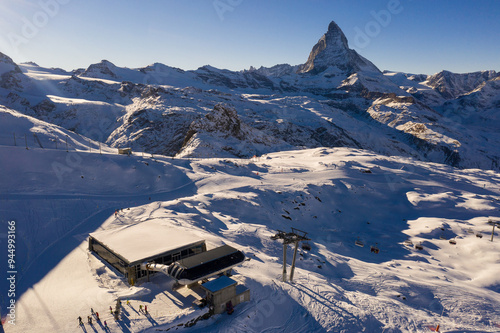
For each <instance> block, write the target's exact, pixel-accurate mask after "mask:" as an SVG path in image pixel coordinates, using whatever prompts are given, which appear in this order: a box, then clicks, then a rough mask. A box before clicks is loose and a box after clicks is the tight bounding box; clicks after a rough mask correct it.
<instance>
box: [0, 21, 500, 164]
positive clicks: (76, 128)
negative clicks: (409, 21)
mask: <svg viewBox="0 0 500 333" xmlns="http://www.w3.org/2000/svg"><path fill="white" fill-rule="evenodd" d="M0 78H1V80H0V105H2V106H4V111H5V110H7V111H5V112H8V110H11V112H12V114H17V113H22V114H24V115H27V116H31V117H34V118H37V119H39V120H42V121H44V122H46V123H49V124H51V125H50V126H52V125H57V126H60V127H62V128H64V129H66V130H69V131H73V132H76V133H78V134H80V135H82V136H85V137H88V138H90V139H92V140H96V141H100V142H102V143H106V144H107V145H109V146H111V147H125V146H126V147H132V148H133V149H134V150H139V151H146V152H150V153H156V154H165V155H170V156H178V157H210V156H218V157H225V156H227V157H235V156H236V157H249V156H253V155H260V154H263V153H268V152H273V151H280V150H289V149H297V148H301V147H307V148H313V147H339V146H343V147H356V148H362V149H367V150H372V151H375V152H377V153H382V154H386V155H400V156H411V157H414V158H416V159H419V160H424V161H432V162H438V163H446V164H449V165H452V166H455V167H458V168H481V169H494V170H500V121H499V117H500V73H497V72H495V71H482V72H475V73H467V74H455V73H451V72H447V71H442V72H439V73H437V74H434V75H422V74H408V73H399V72H390V71H385V72H381V71H380V70H379V69H378V68H377V67H376V66H375V65H374V64H373V63H371V62H370V61H369V60H367V59H365V58H363V57H362V56H360V55H359V54H358V53H357V52H356V51H354V50H352V49H349V46H348V41H347V39H346V37H345V35H344V33H343V32H342V30H341V29H340V28H339V27H338V25H337V24H335V22H332V23H330V25H329V27H328V31H327V32H326V33H325V34H324V35H323V36H322V37H321V38H320V39H319V41H318V42H317V44H316V45H314V47H313V48H312V51H311V53H310V55H309V58H308V59H307V61H306V62H305V63H304V64H302V65H297V66H291V65H288V64H281V65H276V66H273V67H270V68H265V67H260V68H258V69H256V68H253V67H251V68H250V69H248V70H242V71H229V70H224V69H217V68H214V67H211V66H203V67H201V68H198V69H197V70H194V71H184V70H181V69H178V68H173V67H169V66H166V65H163V64H159V63H156V64H153V65H150V66H147V67H144V68H136V69H130V68H121V67H117V66H115V65H113V64H112V63H111V62H109V61H106V60H103V61H101V62H100V63H98V64H92V65H90V66H89V67H88V68H87V69H77V70H73V71H71V72H67V71H64V70H62V69H57V68H43V67H40V66H38V65H37V64H35V63H24V64H16V63H14V62H13V61H12V59H11V58H9V57H8V56H7V55H4V54H1V53H0ZM20 134H21V133H20ZM0 135H2V136H5V137H6V138H7V137H10V136H11V134H10V133H3V134H0ZM1 142H3V143H5V144H8V142H9V141H8V139H2V141H1Z"/></svg>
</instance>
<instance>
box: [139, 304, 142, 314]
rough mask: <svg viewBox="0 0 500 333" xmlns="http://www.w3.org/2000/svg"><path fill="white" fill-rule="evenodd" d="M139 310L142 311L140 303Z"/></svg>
mask: <svg viewBox="0 0 500 333" xmlns="http://www.w3.org/2000/svg"><path fill="white" fill-rule="evenodd" d="M139 312H142V304H141V305H139Z"/></svg>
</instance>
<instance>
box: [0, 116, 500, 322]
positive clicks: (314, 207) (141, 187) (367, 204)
mask: <svg viewBox="0 0 500 333" xmlns="http://www.w3.org/2000/svg"><path fill="white" fill-rule="evenodd" d="M3 117H4V118H3V119H9V122H10V126H18V128H19V130H20V131H21V130H24V131H29V129H30V128H38V136H39V139H40V141H41V142H42V144H44V143H47V145H48V146H47V147H45V149H41V148H39V147H38V148H34V147H31V148H30V149H29V150H26V149H25V147H24V146H23V140H21V142H20V143H19V144H18V146H17V147H16V146H13V145H12V144H11V143H10V144H9V143H8V142H7V141H5V142H2V145H1V146H0V155H1V156H0V170H2V172H1V174H0V193H1V199H2V200H1V203H2V206H1V210H0V218H1V223H2V228H3V231H2V233H3V234H5V230H6V222H7V221H10V220H15V221H16V227H17V229H16V233H17V239H18V242H17V243H16V244H17V252H16V256H17V257H16V259H17V260H16V262H17V270H18V272H19V273H18V275H17V294H18V298H17V303H16V305H17V307H16V325H15V326H13V325H9V324H8V323H5V324H4V328H5V330H6V331H7V332H33V331H37V332H82V331H83V329H82V328H81V327H79V326H78V320H77V318H78V316H82V318H84V321H85V319H86V318H87V317H86V316H88V315H90V308H93V309H94V311H98V312H99V314H100V317H101V320H106V321H107V323H108V326H109V327H110V331H111V332H156V331H157V329H163V330H166V329H168V328H171V327H174V328H172V329H171V331H172V330H175V329H176V328H178V330H180V331H186V332H262V331H285V332H323V331H332V332H362V331H364V332H426V331H430V329H429V327H435V326H436V325H437V324H439V325H440V329H441V331H443V332H497V331H498V330H499V329H500V328H499V326H500V310H499V309H500V307H499V305H500V295H499V292H500V275H499V274H498V272H499V271H500V261H499V255H498V253H499V250H500V237H498V234H496V235H495V239H494V241H493V242H491V241H490V237H491V236H490V233H491V226H489V225H488V224H487V222H488V220H489V219H490V218H491V219H493V220H495V219H496V218H498V217H499V216H500V212H499V208H500V205H499V203H500V201H499V200H500V186H499V184H500V182H499V181H500V175H499V174H498V173H495V172H492V171H483V170H478V169H468V170H458V169H454V168H452V167H449V166H446V165H441V164H435V163H425V162H419V161H415V160H412V159H407V158H397V157H386V156H382V155H378V154H374V153H372V152H370V151H366V150H357V149H348V148H335V149H324V148H318V149H307V150H296V151H288V152H281V153H272V154H267V155H263V156H261V157H256V158H251V159H216V158H213V159H172V158H170V157H162V156H156V155H155V156H153V157H152V156H151V155H150V154H144V155H143V154H142V153H140V152H139V153H136V154H134V155H133V156H130V157H128V156H124V155H117V154H115V150H113V149H111V148H108V147H103V149H102V151H101V153H100V152H99V150H98V149H95V148H94V149H92V151H90V150H89V149H88V148H86V147H85V144H86V139H85V138H83V137H77V136H74V137H72V138H71V140H72V142H73V144H72V146H71V147H72V148H71V149H70V150H69V152H66V150H65V149H64V148H65V147H58V149H55V146H52V147H51V146H50V143H51V141H50V140H49V139H50V138H51V137H53V136H54V135H59V134H58V133H60V135H61V140H62V139H63V138H64V135H66V132H64V130H62V129H61V128H58V127H57V126H53V127H51V126H52V125H48V124H46V123H43V122H40V121H38V120H35V119H33V118H26V117H24V116H20V115H18V114H15V113H12V112H11V111H8V110H4V113H3ZM23 139H24V138H23ZM31 140H33V139H32V138H31ZM84 147H85V149H84ZM116 209H123V211H122V210H120V212H119V214H118V216H117V217H116V218H115V216H114V211H115V210H116ZM151 221H155V223H161V224H163V225H166V226H168V227H171V228H178V229H179V230H182V231H183V232H188V233H191V234H192V236H193V237H198V238H203V239H205V240H206V241H207V247H208V248H209V249H210V248H213V247H216V246H219V245H221V244H229V245H231V246H234V247H236V248H238V249H241V250H242V251H243V252H244V253H245V254H246V256H247V257H248V258H249V259H250V260H249V261H245V262H244V263H243V264H242V265H241V266H240V267H237V268H236V269H235V270H234V272H235V275H234V276H233V278H234V279H235V280H237V281H238V282H239V283H240V284H244V285H246V286H247V287H248V288H250V290H251V301H250V302H248V303H243V304H241V305H238V306H237V307H236V308H235V312H234V314H233V315H232V316H228V315H226V314H222V315H217V316H213V317H211V318H210V319H208V320H205V321H198V322H197V324H196V325H195V326H193V327H191V328H185V327H181V326H177V325H178V324H185V323H187V322H188V321H190V320H192V319H194V318H196V317H198V316H199V315H201V314H203V313H204V312H205V310H195V309H194V308H192V307H191V303H192V301H193V300H194V299H195V296H194V295H193V294H192V293H191V294H188V292H187V290H186V289H180V290H177V291H173V290H172V286H173V280H172V279H170V278H168V277H166V276H160V275H155V276H154V277H153V278H152V279H151V282H149V283H143V284H140V285H137V286H135V287H129V286H127V285H126V283H125V281H124V280H123V279H122V277H121V276H119V275H118V274H117V273H115V272H114V271H112V270H111V269H110V268H109V267H108V266H107V265H106V264H104V263H103V262H102V261H101V260H99V259H98V258H96V257H95V256H94V255H93V254H91V253H89V252H88V250H87V248H88V244H87V237H88V234H89V233H91V232H95V231H99V230H105V229H111V228H117V227H123V226H126V225H132V224H137V225H138V226H137V227H138V228H140V225H141V223H148V222H151ZM290 227H295V228H299V229H301V230H304V231H307V232H308V236H309V237H310V238H311V239H312V240H311V241H310V245H311V250H310V251H305V250H302V249H300V250H299V255H298V259H297V268H296V271H295V276H294V283H289V282H286V283H284V282H282V281H281V272H282V266H281V265H282V245H281V242H279V241H273V240H271V239H270V237H271V236H272V235H274V234H275V233H276V231H277V230H278V229H280V230H284V231H288V230H290ZM476 234H479V235H482V236H483V237H482V238H479V237H477V236H476ZM358 238H359V240H361V241H362V242H363V243H364V244H365V246H364V247H359V246H356V245H355V244H354V242H355V240H357V239H358ZM5 239H6V238H5V237H3V238H1V244H2V245H1V246H2V247H5ZM450 239H455V240H456V245H452V244H450V243H449V240H450ZM406 240H411V242H412V243H413V244H421V245H422V246H423V250H421V251H419V250H416V249H415V248H414V247H413V246H408V245H405V241H406ZM144 241H145V242H147V239H144ZM372 245H373V246H377V247H378V248H379V249H380V253H378V254H374V253H371V252H370V246H372ZM131 246H132V245H131ZM291 257H292V248H291V247H289V251H288V266H290V264H291ZM2 260H3V258H2ZM288 272H289V267H288ZM1 286H2V288H3V290H5V288H6V281H3V282H2V284H1ZM117 297H121V298H122V299H123V300H124V301H123V303H122V304H123V308H124V317H123V320H122V321H119V322H115V321H114V320H113V319H112V316H111V314H110V312H109V306H113V308H114V305H115V299H116V298H117ZM126 299H129V301H130V304H129V305H126V303H125V302H126ZM6 301H7V299H5V298H3V299H2V302H6ZM140 305H147V306H148V311H149V312H150V316H148V317H147V316H145V315H143V314H142V313H140V312H139V306H140ZM2 306H3V307H2V309H5V306H6V303H3V304H2ZM101 324H102V321H101V323H100V324H99V323H97V324H96V323H94V325H93V327H90V326H89V325H88V324H85V329H86V331H87V332H93V331H97V332H104V329H103V326H102V325H101Z"/></svg>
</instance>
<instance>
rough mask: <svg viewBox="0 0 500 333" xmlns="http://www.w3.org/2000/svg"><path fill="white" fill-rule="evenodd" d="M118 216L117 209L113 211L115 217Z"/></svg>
mask: <svg viewBox="0 0 500 333" xmlns="http://www.w3.org/2000/svg"><path fill="white" fill-rule="evenodd" d="M117 215H118V209H117V210H115V217H116V216H117Z"/></svg>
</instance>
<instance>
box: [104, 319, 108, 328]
mask: <svg viewBox="0 0 500 333" xmlns="http://www.w3.org/2000/svg"><path fill="white" fill-rule="evenodd" d="M104 328H105V329H108V323H107V322H106V320H105V321H104Z"/></svg>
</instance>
